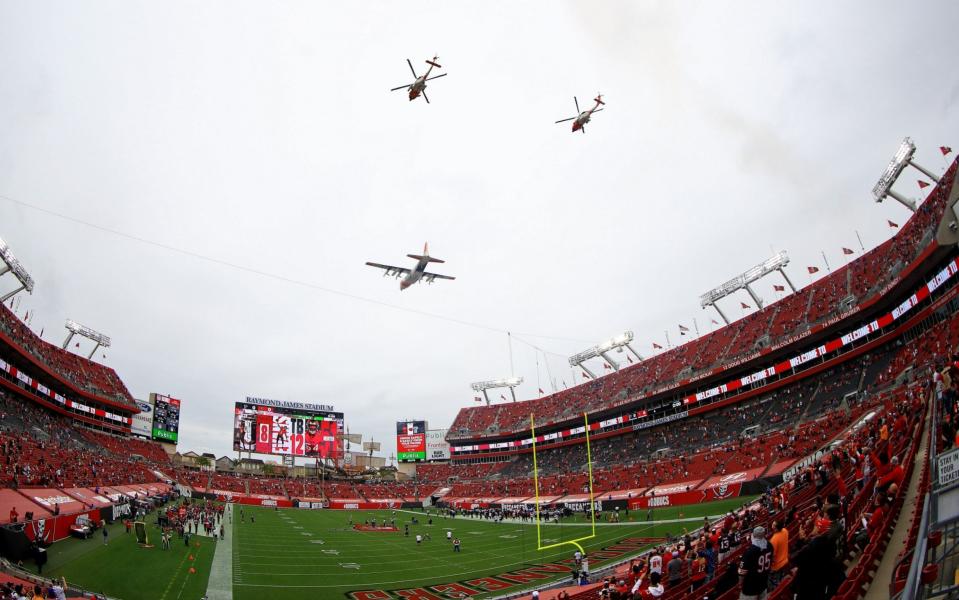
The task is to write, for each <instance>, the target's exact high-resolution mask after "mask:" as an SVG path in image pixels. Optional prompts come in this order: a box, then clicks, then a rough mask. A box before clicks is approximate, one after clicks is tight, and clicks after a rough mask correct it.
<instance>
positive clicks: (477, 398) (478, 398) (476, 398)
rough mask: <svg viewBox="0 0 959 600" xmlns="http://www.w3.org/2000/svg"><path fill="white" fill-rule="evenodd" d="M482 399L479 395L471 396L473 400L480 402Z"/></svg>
mask: <svg viewBox="0 0 959 600" xmlns="http://www.w3.org/2000/svg"><path fill="white" fill-rule="evenodd" d="M482 401H483V399H482V398H480V397H479V396H473V402H482Z"/></svg>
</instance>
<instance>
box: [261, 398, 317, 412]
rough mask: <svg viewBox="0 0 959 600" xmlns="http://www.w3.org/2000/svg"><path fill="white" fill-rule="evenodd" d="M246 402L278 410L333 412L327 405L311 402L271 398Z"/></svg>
mask: <svg viewBox="0 0 959 600" xmlns="http://www.w3.org/2000/svg"><path fill="white" fill-rule="evenodd" d="M246 401H247V403H249V404H259V405H261V406H275V407H277V408H293V409H296V410H315V411H317V412H324V411H325V412H333V407H332V406H329V405H327V404H310V403H309V402H289V401H287V400H270V399H269V398H254V397H253V396H247V397H246Z"/></svg>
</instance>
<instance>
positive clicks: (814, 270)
mask: <svg viewBox="0 0 959 600" xmlns="http://www.w3.org/2000/svg"><path fill="white" fill-rule="evenodd" d="M806 270H807V271H809V274H810V275H812V274H813V273H818V272H819V267H806Z"/></svg>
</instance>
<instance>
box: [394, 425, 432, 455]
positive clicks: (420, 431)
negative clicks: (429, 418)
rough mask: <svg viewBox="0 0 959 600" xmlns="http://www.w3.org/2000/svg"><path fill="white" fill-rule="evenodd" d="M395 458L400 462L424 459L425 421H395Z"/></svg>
mask: <svg viewBox="0 0 959 600" xmlns="http://www.w3.org/2000/svg"><path fill="white" fill-rule="evenodd" d="M396 460H398V461H400V462H416V461H419V460H426V421H398V422H397V423H396Z"/></svg>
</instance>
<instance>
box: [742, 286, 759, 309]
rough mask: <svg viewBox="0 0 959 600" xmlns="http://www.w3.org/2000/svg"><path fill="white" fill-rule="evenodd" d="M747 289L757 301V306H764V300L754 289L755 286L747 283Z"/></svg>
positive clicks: (754, 300)
mask: <svg viewBox="0 0 959 600" xmlns="http://www.w3.org/2000/svg"><path fill="white" fill-rule="evenodd" d="M746 291H747V292H749V295H750V296H751V297H752V299H753V302H755V303H756V306H757V307H759V308H762V307H763V301H762V300H760V299H759V296H757V295H756V292H754V291H753V288H751V287H749V284H748V283H747V284H746Z"/></svg>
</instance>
